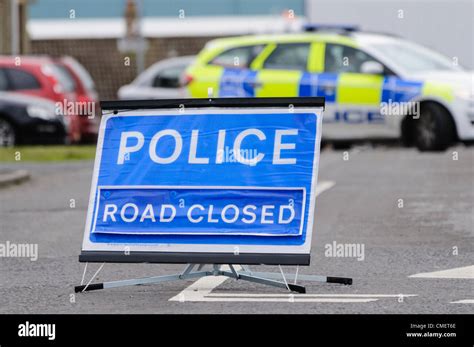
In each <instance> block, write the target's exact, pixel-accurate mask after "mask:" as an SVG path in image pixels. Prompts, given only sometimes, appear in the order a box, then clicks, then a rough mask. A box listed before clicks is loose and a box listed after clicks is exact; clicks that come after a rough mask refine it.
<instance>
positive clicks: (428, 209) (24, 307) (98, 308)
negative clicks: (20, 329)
mask: <svg viewBox="0 0 474 347" xmlns="http://www.w3.org/2000/svg"><path fill="white" fill-rule="evenodd" d="M455 159H457V160H455ZM92 166H93V163H92V162H89V161H87V162H72V163H57V164H33V163H16V164H2V167H3V168H16V169H26V170H28V171H29V172H30V174H31V180H30V181H28V182H25V183H23V184H21V185H14V186H9V187H6V188H2V189H0V221H1V223H0V244H4V245H5V244H6V243H7V242H9V243H14V244H22V243H24V244H37V251H38V253H37V260H35V261H32V260H31V259H30V258H26V257H5V256H4V257H2V258H0V313H336V314H337V313H454V314H456V313H473V312H474V266H473V254H474V210H473V206H474V149H473V148H472V147H471V148H466V147H463V146H458V147H454V148H451V149H449V150H448V151H446V152H443V153H420V152H418V151H417V150H415V149H405V148H393V147H383V146H379V147H376V148H371V147H356V148H354V149H352V150H349V151H348V152H347V153H346V152H344V151H333V150H330V149H329V150H324V151H323V152H322V154H321V166H320V170H319V183H320V184H321V185H324V187H325V190H324V191H322V192H321V193H320V195H319V196H318V197H317V200H316V212H315V230H314V236H313V246H312V258H311V266H309V267H300V268H299V274H312V275H324V276H344V277H351V278H353V284H352V285H351V286H344V285H339V284H326V283H317V282H299V281H298V283H301V284H303V285H305V286H306V289H307V294H289V293H288V292H287V291H285V290H284V289H280V288H272V287H267V286H264V285H261V284H254V283H249V282H243V281H236V280H234V279H227V280H224V279H223V278H220V277H218V278H214V277H211V278H206V279H200V280H189V281H175V282H168V283H162V284H155V285H144V286H135V287H123V288H114V289H107V290H101V291H92V292H88V293H79V294H75V293H74V290H73V287H74V286H75V285H78V284H79V283H80V282H81V278H82V272H83V269H84V264H80V263H79V262H78V255H79V253H80V249H81V243H82V238H83V228H84V223H85V216H86V210H87V203H88V195H89V189H90V182H91V175H92ZM99 265H100V264H89V266H88V273H87V276H86V280H87V279H88V278H90V276H92V274H93V273H94V272H95V271H96V270H97V269H98V267H99ZM181 270H182V266H181V265H156V264H154V265H152V264H138V265H137V264H106V265H105V266H104V268H103V269H102V271H101V272H100V274H99V276H98V279H96V281H95V282H102V281H111V280H119V279H129V278H137V277H146V276H157V275H166V274H171V273H176V272H179V271H181ZM252 270H253V271H272V272H276V273H279V271H280V270H279V268H278V267H252ZM283 270H284V271H285V272H288V273H293V274H294V273H295V271H296V269H295V268H294V267H284V268H283ZM420 274H422V275H420ZM413 275H415V276H414V277H410V276H413ZM190 286H191V287H190Z"/></svg>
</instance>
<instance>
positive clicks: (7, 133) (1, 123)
mask: <svg viewBox="0 0 474 347" xmlns="http://www.w3.org/2000/svg"><path fill="white" fill-rule="evenodd" d="M15 142H16V135H15V129H14V128H13V126H12V125H11V124H10V122H8V121H7V120H5V119H2V118H0V147H7V146H13V145H14V144H15Z"/></svg>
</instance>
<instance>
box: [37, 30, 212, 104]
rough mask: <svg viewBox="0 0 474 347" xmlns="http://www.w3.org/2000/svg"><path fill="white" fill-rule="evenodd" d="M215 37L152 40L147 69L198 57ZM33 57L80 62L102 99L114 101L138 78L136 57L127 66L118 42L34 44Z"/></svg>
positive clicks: (90, 40) (58, 41) (45, 42)
mask: <svg viewBox="0 0 474 347" xmlns="http://www.w3.org/2000/svg"><path fill="white" fill-rule="evenodd" d="M213 38H214V37H192V38H186V37H167V38H152V39H149V40H148V41H149V49H148V51H147V55H146V61H145V63H146V66H150V65H151V64H153V63H155V62H157V61H159V60H161V59H165V58H168V57H171V56H182V55H192V54H196V53H198V52H199V51H200V50H201V48H202V47H203V46H204V44H205V43H206V42H207V41H208V40H210V39H213ZM31 53H32V54H48V55H52V56H61V55H70V56H73V57H74V58H76V59H77V60H78V61H79V62H80V63H81V64H83V65H84V67H85V68H86V69H87V70H88V71H89V72H90V74H91V75H92V78H93V79H94V81H95V83H96V85H97V90H98V92H99V95H100V98H101V99H102V100H111V99H115V98H116V97H117V90H118V88H119V87H120V86H122V85H124V84H127V83H130V82H131V81H132V80H133V79H134V78H135V77H136V65H135V59H134V57H133V56H129V57H130V65H126V64H125V63H126V59H125V58H127V55H126V54H122V53H121V52H119V51H118V49H117V40H116V39H75V40H68V39H55V40H33V41H31Z"/></svg>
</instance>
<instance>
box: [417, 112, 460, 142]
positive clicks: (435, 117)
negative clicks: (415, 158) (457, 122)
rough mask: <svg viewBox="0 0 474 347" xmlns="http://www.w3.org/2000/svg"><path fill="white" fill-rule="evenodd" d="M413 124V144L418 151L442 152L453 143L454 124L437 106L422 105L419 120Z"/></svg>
mask: <svg viewBox="0 0 474 347" xmlns="http://www.w3.org/2000/svg"><path fill="white" fill-rule="evenodd" d="M415 124H416V131H415V144H416V147H417V148H418V149H419V150H420V151H443V150H445V149H446V148H448V147H449V145H451V143H452V142H453V139H454V124H453V122H452V120H451V117H450V115H449V114H448V113H447V112H446V111H445V110H444V109H443V108H442V107H441V106H439V105H436V104H432V103H427V104H424V105H422V106H421V114H420V118H419V119H418V120H417V121H416V123H415Z"/></svg>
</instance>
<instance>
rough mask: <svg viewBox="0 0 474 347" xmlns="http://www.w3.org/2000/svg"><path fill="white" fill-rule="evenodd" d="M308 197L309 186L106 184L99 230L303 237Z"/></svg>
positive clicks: (98, 224)
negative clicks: (119, 186)
mask: <svg viewBox="0 0 474 347" xmlns="http://www.w3.org/2000/svg"><path fill="white" fill-rule="evenodd" d="M304 195H305V192H304V190H303V189H249V188H242V189H239V188H232V189H229V188H225V189H217V188H207V189H202V188H198V189H196V188H194V189H193V188H179V189H176V188H175V189H172V188H164V189H161V188H131V189H106V188H104V189H101V191H100V197H99V206H98V209H97V211H98V213H97V216H96V221H95V228H94V231H93V232H95V233H111V234H114V233H117V234H130V235H133V234H152V235H156V234H158V235H159V234H190V235H192V234H196V235H206V234H209V235H211V234H227V235H241V234H245V235H259V236H265V235H267V236H281V235H284V236H291V235H299V234H300V232H301V225H302V216H303V215H304V214H303V211H302V206H303V201H304ZM130 196H133V199H130V198H129V197H130Z"/></svg>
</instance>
